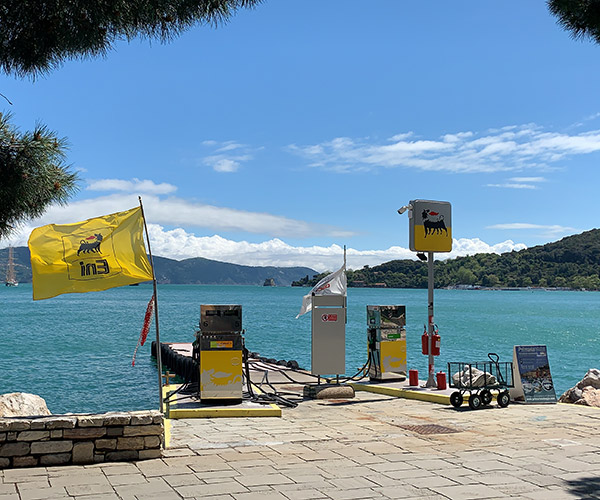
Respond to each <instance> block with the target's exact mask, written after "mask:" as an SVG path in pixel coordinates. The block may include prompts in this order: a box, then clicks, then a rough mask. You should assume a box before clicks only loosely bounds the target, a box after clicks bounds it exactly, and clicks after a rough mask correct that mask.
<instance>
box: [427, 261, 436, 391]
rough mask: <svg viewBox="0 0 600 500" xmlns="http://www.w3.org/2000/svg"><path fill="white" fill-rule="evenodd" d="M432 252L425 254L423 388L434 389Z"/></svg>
mask: <svg viewBox="0 0 600 500" xmlns="http://www.w3.org/2000/svg"><path fill="white" fill-rule="evenodd" d="M433 283H434V281H433V252H427V304H428V306H427V321H428V327H427V334H428V336H429V338H428V339H427V344H428V346H429V349H428V352H429V370H428V373H429V376H428V377H427V383H426V384H425V387H435V385H436V383H435V368H434V358H433V330H434V328H435V327H434V324H433Z"/></svg>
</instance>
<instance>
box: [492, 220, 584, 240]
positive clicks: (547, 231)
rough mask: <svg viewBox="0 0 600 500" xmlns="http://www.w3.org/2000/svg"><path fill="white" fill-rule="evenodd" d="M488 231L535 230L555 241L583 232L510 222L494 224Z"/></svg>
mask: <svg viewBox="0 0 600 500" xmlns="http://www.w3.org/2000/svg"><path fill="white" fill-rule="evenodd" d="M486 229H502V230H509V231H520V230H530V231H531V230H533V231H536V234H537V236H538V237H542V238H548V239H555V238H557V237H559V236H566V235H569V234H574V233H579V232H581V229H577V228H574V227H569V226H560V225H558V224H551V225H544V224H531V223H529V222H509V223H504V224H494V225H492V226H487V227H486Z"/></svg>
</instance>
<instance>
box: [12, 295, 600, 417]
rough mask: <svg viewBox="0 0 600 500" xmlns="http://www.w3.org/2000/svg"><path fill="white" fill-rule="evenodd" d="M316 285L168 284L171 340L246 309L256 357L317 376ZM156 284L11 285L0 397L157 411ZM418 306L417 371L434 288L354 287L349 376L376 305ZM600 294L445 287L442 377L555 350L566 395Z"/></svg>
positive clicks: (413, 356)
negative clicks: (208, 318) (142, 336)
mask: <svg viewBox="0 0 600 500" xmlns="http://www.w3.org/2000/svg"><path fill="white" fill-rule="evenodd" d="M307 292H308V289H306V288H272V287H253V286H202V285H159V288H158V296H159V297H158V298H159V303H158V305H159V318H160V329H161V340H162V341H163V342H191V341H192V340H193V338H194V331H195V328H196V325H197V323H198V318H199V314H200V304H241V305H242V306H243V323H244V328H245V329H246V335H245V338H246V345H247V347H248V349H249V350H251V351H257V352H260V354H261V355H263V356H266V357H272V358H277V359H285V360H289V359H295V360H297V361H298V362H299V363H300V365H301V366H303V367H305V368H309V369H310V337H311V333H310V315H308V314H307V315H305V316H303V317H301V318H299V319H295V316H296V314H297V313H298V310H299V309H300V304H301V302H302V295H304V294H305V293H307ZM151 295H152V287H151V286H148V285H141V286H137V287H123V288H115V289H112V290H107V291H105V292H97V293H87V294H69V295H62V296H59V297H56V298H54V299H49V300H44V301H39V302H33V300H32V299H31V285H30V284H29V285H28V284H22V285H19V287H17V288H8V287H0V325H2V326H1V327H0V349H1V357H0V360H1V362H2V368H3V369H2V376H1V377H0V394H4V393H7V392H30V393H33V394H39V395H40V396H42V397H43V398H44V399H45V400H46V402H47V404H48V407H49V409H50V411H52V412H53V413H65V412H101V411H110V410H137V409H148V408H157V407H158V387H157V385H158V376H157V374H156V365H155V364H154V362H153V360H152V358H151V357H150V341H151V340H152V339H153V338H154V335H155V332H154V328H152V329H151V332H150V335H149V338H148V342H147V343H146V345H145V346H144V347H142V348H140V349H139V351H138V355H137V361H136V365H135V367H132V366H131V357H132V355H133V351H134V348H135V345H136V343H137V339H138V336H139V333H140V329H141V327H142V322H143V318H144V313H145V310H146V304H147V303H148V300H149V299H150V297H151ZM367 304H404V305H406V307H407V344H408V347H407V349H408V365H409V368H415V369H418V370H419V373H420V374H421V378H423V377H424V376H425V375H426V372H427V357H426V356H423V355H421V354H420V346H421V339H420V337H421V334H422V332H423V324H424V322H425V321H426V318H427V290H399V289H369V288H351V289H349V291H348V325H347V329H346V370H347V373H348V374H352V373H354V372H355V370H356V369H358V368H359V367H360V366H362V364H363V363H364V362H365V360H366V345H365V344H366V305H367ZM599 304H600V294H599V293H597V292H543V291H518V292H517V291H510V292H498V291H465V290H436V292H435V321H436V323H437V324H438V326H439V329H440V335H441V337H442V354H441V356H439V357H438V358H436V370H437V369H445V368H446V363H447V362H448V361H472V360H473V361H476V360H481V359H487V353H488V352H496V353H498V354H499V355H500V359H501V361H512V348H513V345H515V344H516V345H528V344H545V345H547V346H548V355H549V359H550V367H551V370H552V376H553V379H554V383H555V387H556V392H557V394H561V393H562V392H564V391H565V390H566V389H568V388H569V387H571V386H573V385H574V384H575V383H576V382H577V381H578V380H580V379H581V378H582V377H583V375H584V374H585V372H586V371H587V369H588V368H598V367H600V362H599V358H600V307H598V306H599Z"/></svg>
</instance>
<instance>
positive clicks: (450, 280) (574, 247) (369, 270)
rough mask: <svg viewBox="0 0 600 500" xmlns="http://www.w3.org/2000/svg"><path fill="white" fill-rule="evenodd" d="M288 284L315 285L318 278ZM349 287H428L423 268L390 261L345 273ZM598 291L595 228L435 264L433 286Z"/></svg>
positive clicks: (599, 256)
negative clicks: (529, 245) (541, 242)
mask: <svg viewBox="0 0 600 500" xmlns="http://www.w3.org/2000/svg"><path fill="white" fill-rule="evenodd" d="M322 276H323V275H319V276H318V277H316V278H314V279H312V280H307V279H306V278H305V279H303V280H299V281H298V282H295V283H293V285H301V286H314V284H315V283H316V282H317V280H318V279H320V277H322ZM347 277H348V286H367V287H384V286H385V287H392V288H427V265H426V263H424V262H420V261H415V260H393V261H390V262H386V263H385V264H381V265H379V266H374V267H369V266H365V267H364V268H363V269H360V270H356V271H348V273H347ZM457 285H473V286H483V287H544V288H546V287H552V288H571V289H576V290H581V289H586V290H599V289H600V230H599V229H592V230H591V231H586V232H584V233H581V234H577V235H574V236H568V237H566V238H563V239H562V240H560V241H556V242H554V243H547V244H546V245H540V246H536V247H532V248H527V249H525V250H521V251H519V252H515V251H513V252H508V253H504V254H501V255H498V254H477V255H473V256H470V257H459V258H456V259H451V260H444V261H436V262H435V286H436V287H437V288H441V287H446V286H457Z"/></svg>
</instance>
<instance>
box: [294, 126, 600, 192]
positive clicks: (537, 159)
mask: <svg viewBox="0 0 600 500" xmlns="http://www.w3.org/2000/svg"><path fill="white" fill-rule="evenodd" d="M287 149H288V150H289V151H290V152H292V153H295V154H298V155H301V156H303V157H305V158H307V159H308V160H309V161H310V165H311V166H313V167H321V168H326V169H329V170H333V171H338V172H347V171H363V170H372V169H375V168H381V167H386V168H392V167H402V168H413V169H417V170H424V171H447V172H454V173H474V172H502V171H519V170H524V169H528V168H529V169H531V168H534V169H540V168H547V167H548V165H549V164H551V163H555V162H557V161H559V160H562V159H564V158H567V157H569V156H573V155H582V154H590V153H594V152H598V151H600V130H593V131H588V132H584V133H580V134H571V135H570V134H567V133H557V132H545V131H544V130H542V129H541V127H539V126H536V125H534V124H527V125H521V126H508V127H503V128H501V129H494V130H488V131H487V132H486V133H483V134H481V133H474V132H471V131H467V132H458V133H454V134H445V135H443V136H442V137H441V138H439V139H438V138H433V139H418V140H417V139H413V133H412V132H408V133H401V134H396V135H394V136H392V137H391V138H389V139H388V140H387V141H385V143H374V142H369V141H368V140H366V139H352V138H349V137H338V138H335V139H333V140H331V141H327V142H323V143H320V144H312V145H296V144H293V145H290V146H288V148H287ZM524 178H525V179H541V178H538V177H524ZM531 182H542V180H539V181H537V180H536V181H533V180H532V181H529V182H527V181H523V182H516V184H527V183H531ZM512 187H514V186H512Z"/></svg>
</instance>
